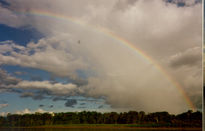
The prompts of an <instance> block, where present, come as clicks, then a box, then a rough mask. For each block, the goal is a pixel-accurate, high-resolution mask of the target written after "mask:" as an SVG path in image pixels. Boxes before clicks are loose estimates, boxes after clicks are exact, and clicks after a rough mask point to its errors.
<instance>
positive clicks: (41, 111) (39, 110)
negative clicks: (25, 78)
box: [14, 108, 53, 114]
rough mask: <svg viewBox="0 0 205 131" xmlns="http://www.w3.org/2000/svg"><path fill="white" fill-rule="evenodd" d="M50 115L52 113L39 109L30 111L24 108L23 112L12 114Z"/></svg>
mask: <svg viewBox="0 0 205 131" xmlns="http://www.w3.org/2000/svg"><path fill="white" fill-rule="evenodd" d="M36 112H37V113H50V114H53V112H51V111H45V110H43V109H41V108H38V109H36V110H30V109H28V108H25V109H24V110H22V111H16V112H15V113H14V114H34V113H36Z"/></svg>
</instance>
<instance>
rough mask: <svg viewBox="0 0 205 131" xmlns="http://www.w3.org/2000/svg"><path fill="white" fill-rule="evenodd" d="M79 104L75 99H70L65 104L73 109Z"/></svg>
mask: <svg viewBox="0 0 205 131" xmlns="http://www.w3.org/2000/svg"><path fill="white" fill-rule="evenodd" d="M76 104H77V100H75V99H68V100H67V101H66V103H65V106H66V107H73V106H74V105H76Z"/></svg>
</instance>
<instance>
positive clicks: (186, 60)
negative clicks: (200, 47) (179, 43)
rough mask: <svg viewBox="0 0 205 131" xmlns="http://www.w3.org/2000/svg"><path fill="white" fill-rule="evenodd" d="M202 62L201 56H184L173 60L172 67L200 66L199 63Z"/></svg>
mask: <svg viewBox="0 0 205 131" xmlns="http://www.w3.org/2000/svg"><path fill="white" fill-rule="evenodd" d="M200 62H201V56H200V55H184V56H180V57H178V58H177V59H175V60H173V61H172V62H171V64H170V65H171V67H173V68H177V67H181V66H195V65H199V64H198V63H200Z"/></svg>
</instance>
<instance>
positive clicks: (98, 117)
mask: <svg viewBox="0 0 205 131" xmlns="http://www.w3.org/2000/svg"><path fill="white" fill-rule="evenodd" d="M105 124H106V125H108V124H110V125H112V126H115V125H118V126H120V125H125V126H127V127H201V126H202V113H201V112H199V111H197V112H192V111H187V112H185V113H182V114H178V115H171V114H169V113H168V112H155V113H148V114H146V113H145V112H143V111H141V112H136V111H129V112H124V113H117V112H109V113H100V112H89V111H83V112H66V113H53V114H49V113H42V114H41V113H35V114H23V115H18V114H8V115H7V116H6V117H0V127H31V126H54V125H61V126H69V125H81V126H82V125H86V126H88V125H95V126H99V125H101V126H103V125H105Z"/></svg>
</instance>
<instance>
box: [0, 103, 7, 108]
mask: <svg viewBox="0 0 205 131" xmlns="http://www.w3.org/2000/svg"><path fill="white" fill-rule="evenodd" d="M7 106H9V104H0V109H2V108H4V107H7Z"/></svg>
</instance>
